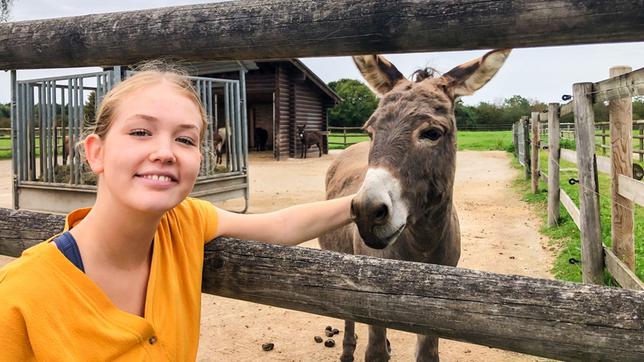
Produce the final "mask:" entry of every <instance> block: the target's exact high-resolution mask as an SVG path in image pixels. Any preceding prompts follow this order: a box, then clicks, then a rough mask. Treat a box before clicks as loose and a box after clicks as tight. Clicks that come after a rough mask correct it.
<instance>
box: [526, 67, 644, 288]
mask: <svg viewBox="0 0 644 362" xmlns="http://www.w3.org/2000/svg"><path fill="white" fill-rule="evenodd" d="M611 75H613V77H612V78H609V79H607V80H604V81H601V82H598V83H577V84H575V85H573V91H574V92H573V93H574V95H573V101H572V102H570V103H568V104H565V105H563V106H560V105H559V104H557V103H553V104H550V105H549V108H548V112H547V113H544V114H540V113H532V117H531V124H532V132H531V135H530V139H527V138H526V140H525V142H526V143H527V142H529V143H530V144H531V145H532V151H533V152H532V157H531V162H530V165H531V179H532V191H533V192H538V188H537V183H538V181H539V179H542V180H543V181H544V182H546V183H547V185H548V223H549V225H550V226H555V225H556V223H557V219H558V218H559V205H560V203H561V204H563V206H564V207H565V208H566V210H567V211H568V213H569V214H570V215H571V217H572V219H573V220H574V222H575V224H576V225H577V227H578V228H579V229H580V231H581V239H582V240H581V242H582V246H581V250H582V260H581V264H582V272H583V280H584V282H586V283H596V284H600V283H602V280H603V269H604V267H606V269H607V270H608V271H609V272H610V273H611V275H612V276H613V278H614V279H615V280H616V281H617V282H618V283H619V284H620V285H621V286H622V287H625V288H632V289H637V290H644V283H642V281H641V280H640V279H639V278H638V277H637V276H636V275H635V274H634V273H633V271H634V269H635V248H634V236H633V223H634V211H633V210H634V204H633V203H634V202H635V203H637V204H639V205H644V183H642V182H640V181H637V180H634V179H633V168H632V167H633V166H632V154H633V150H632V139H633V137H632V130H633V120H632V105H631V104H632V101H631V97H632V96H636V95H641V94H644V68H642V69H639V70H636V71H633V72H631V71H630V68H628V69H624V68H623V67H615V68H611ZM603 101H609V102H610V104H609V112H610V121H609V122H608V124H609V126H610V127H609V128H610V135H609V136H610V138H611V140H612V142H611V149H610V151H611V152H610V155H611V158H610V159H608V158H606V157H601V156H597V155H596V152H595V149H596V148H595V137H596V133H595V122H594V113H593V110H592V104H593V103H594V102H603ZM570 112H573V113H574V116H575V127H574V129H575V130H576V132H575V139H576V143H577V150H576V151H570V150H562V149H561V148H560V139H561V137H562V130H561V129H560V124H559V117H561V116H563V115H566V114H569V113H570ZM546 119H547V122H548V132H547V135H548V150H549V155H548V174H547V175H546V174H545V173H544V172H540V170H539V169H538V167H539V166H538V165H539V154H538V148H539V144H540V136H541V135H542V134H543V133H542V132H540V131H539V129H538V124H539V123H540V122H543V121H544V120H546ZM561 158H563V159H565V160H567V161H570V162H573V163H575V164H577V167H578V173H579V187H580V191H579V199H580V207H579V208H577V206H576V205H575V204H574V203H573V201H572V200H571V198H570V197H569V196H568V195H567V194H566V192H565V191H564V190H561V189H560V187H559V171H560V164H559V162H560V159H561ZM526 170H527V167H526ZM598 170H599V171H602V172H605V173H608V174H610V175H611V179H612V197H611V200H612V201H611V242H612V248H608V247H606V246H605V245H603V244H602V241H601V224H600V217H599V215H600V214H599V193H598V192H599V188H598V187H599V185H598V182H597V172H598Z"/></svg>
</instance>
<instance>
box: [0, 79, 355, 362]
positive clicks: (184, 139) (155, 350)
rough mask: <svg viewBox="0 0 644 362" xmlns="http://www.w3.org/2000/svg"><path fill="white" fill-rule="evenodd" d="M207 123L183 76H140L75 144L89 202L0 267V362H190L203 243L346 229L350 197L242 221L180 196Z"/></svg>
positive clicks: (299, 238)
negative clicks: (91, 181)
mask: <svg viewBox="0 0 644 362" xmlns="http://www.w3.org/2000/svg"><path fill="white" fill-rule="evenodd" d="M205 127H206V117H205V113H204V110H203V107H202V106H201V103H200V101H199V97H198V96H197V94H196V92H195V90H194V89H193V87H192V85H191V82H190V81H189V80H188V79H187V78H186V77H185V76H184V75H182V74H180V73H178V72H176V71H173V70H165V69H160V68H158V67H157V68H155V69H145V70H144V71H142V72H139V73H137V74H136V75H134V76H132V77H130V78H128V79H127V80H125V81H123V82H121V83H120V84H118V85H117V86H116V87H114V88H113V89H112V90H111V91H110V92H109V93H108V94H107V95H106V96H105V98H104V99H103V102H102V104H101V106H100V109H99V111H98V114H97V120H96V127H95V129H94V130H93V132H92V133H91V134H89V135H88V136H87V137H86V138H85V140H84V142H83V149H84V153H85V157H86V160H87V163H88V164H89V166H90V167H91V169H92V171H93V172H94V173H96V174H97V176H98V190H97V197H96V203H95V204H94V206H93V207H92V208H88V209H79V210H76V211H73V212H71V213H70V214H69V215H68V216H67V219H66V225H65V232H64V233H63V234H62V235H57V236H54V237H53V238H51V239H50V240H47V241H45V242H43V243H41V244H38V245H36V246H34V247H32V248H30V249H28V250H26V251H25V252H24V253H23V255H22V256H21V257H20V258H18V259H16V260H15V261H14V262H12V263H10V264H8V265H7V266H5V267H4V268H3V269H1V270H0V326H2V327H0V346H2V347H0V361H5V360H6V361H23V360H34V359H35V360H60V361H76V360H78V361H107V360H110V361H111V360H127V361H142V360H149V361H192V360H194V359H195V356H196V353H197V346H198V339H199V317H200V300H201V299H200V293H201V270H202V264H203V246H204V242H207V241H210V240H212V239H214V238H216V237H218V236H222V235H225V236H230V237H234V238H240V239H250V240H261V241H265V242H268V243H274V244H278V243H279V244H283V245H296V244H298V243H301V242H303V241H306V240H309V239H312V238H314V237H316V236H318V235H320V234H323V233H325V232H327V231H329V230H331V229H334V228H337V227H340V226H342V225H345V224H347V223H349V222H350V212H349V210H350V203H351V197H345V198H341V199H336V200H329V201H323V202H317V203H312V204H305V205H300V206H295V207H291V208H287V209H284V210H281V211H277V212H272V213H267V214H257V215H244V214H235V213H231V212H227V211H225V210H221V209H218V208H216V207H214V206H213V205H212V204H210V203H208V202H205V201H202V200H197V199H191V198H187V196H188V194H189V193H190V191H191V190H192V187H193V185H194V183H195V181H196V178H197V174H198V172H199V165H200V161H201V153H200V144H201V140H202V138H203V136H204V131H205Z"/></svg>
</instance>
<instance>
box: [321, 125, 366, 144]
mask: <svg viewBox="0 0 644 362" xmlns="http://www.w3.org/2000/svg"><path fill="white" fill-rule="evenodd" d="M328 130H329V132H331V134H330V135H329V147H331V145H338V146H341V148H343V149H344V148H347V147H349V146H351V145H354V144H356V143H358V142H361V141H363V140H364V137H366V136H367V133H366V132H365V131H364V130H363V129H362V127H329V128H328ZM331 138H333V139H338V138H339V139H340V140H341V141H340V142H335V141H331Z"/></svg>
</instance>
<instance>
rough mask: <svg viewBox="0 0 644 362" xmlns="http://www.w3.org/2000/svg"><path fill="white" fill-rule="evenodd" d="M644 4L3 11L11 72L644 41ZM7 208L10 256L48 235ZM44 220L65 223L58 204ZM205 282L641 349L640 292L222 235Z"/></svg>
mask: <svg viewBox="0 0 644 362" xmlns="http://www.w3.org/2000/svg"><path fill="white" fill-rule="evenodd" d="M642 13H644V3H642V2H641V1H639V0H614V1H606V2H602V1H595V0H561V1H558V2H557V3H556V5H555V6H553V3H552V2H551V1H548V0H524V1H513V0H500V1H493V2H476V1H468V0H447V1H432V2H429V1H406V2H396V1H388V0H298V1H295V0H273V1H261V0H248V1H231V2H220V3H214V4H202V5H190V6H180V7H171V8H164V9H153V10H145V11H133V12H125V13H109V14H97V15H87V16H79V17H74V18H63V19H47V20H35V21H23V22H16V23H4V24H0V68H2V69H9V70H12V72H11V76H12V79H13V80H14V82H15V79H16V72H15V69H32V68H47V67H49V68H55V67H74V66H97V65H101V64H134V63H137V62H139V61H141V60H145V59H151V58H157V57H162V56H166V55H167V54H168V53H171V54H172V55H173V57H175V58H181V59H185V60H188V61H203V60H238V59H264V58H266V59H271V58H272V59H274V58H295V57H306V56H337V55H351V54H373V53H402V52H410V51H411V52H423V51H447V50H462V49H489V48H494V47H509V48H516V47H534V46H553V45H571V44H584V43H607V42H627V41H631V42H632V41H644V22H642V17H641V14H642ZM571 18H572V19H574V26H572V27H571V25H570V24H571V23H570V19H571ZM525 19H529V21H524V20H525ZM114 24H118V25H119V26H114ZM205 24H207V25H208V26H205ZM123 44H127V46H123ZM285 45H287V46H285ZM170 48H171V49H170ZM106 49H109V51H105V50H106ZM14 94H15V93H14ZM14 101H15V100H12V102H14ZM576 113H579V112H576ZM577 129H578V130H580V128H579V125H577ZM586 166H588V165H587V162H585V163H584V167H586ZM580 167H581V166H580ZM584 182H585V181H584ZM582 210H584V205H582ZM0 211H1V212H4V214H2V215H0V222H5V223H8V225H7V226H6V229H1V228H0V246H2V250H5V251H3V253H6V250H7V249H8V247H11V246H13V250H14V252H15V251H16V250H17V251H19V250H22V249H24V247H26V246H28V245H30V243H29V242H28V239H29V238H33V237H34V236H37V238H36V240H42V239H43V238H44V236H43V235H38V234H36V233H34V232H33V230H34V228H36V229H37V228H41V227H42V226H43V225H45V223H44V222H43V221H42V220H40V221H38V220H39V219H38V218H37V217H38V215H36V216H34V217H33V218H32V216H33V215H31V216H29V215H26V214H25V213H24V212H15V211H11V210H0ZM582 214H583V212H582ZM43 217H45V218H47V219H48V220H51V221H53V222H54V223H56V224H57V225H61V226H62V217H57V216H53V215H44V216H43ZM584 217H585V215H581V219H582V220H583V219H584ZM34 220H36V222H35V223H33V224H30V225H31V226H30V225H26V224H25V222H27V221H34ZM582 223H583V222H582ZM59 228H60V226H59ZM54 230H55V228H53V227H47V228H46V230H45V231H46V232H47V236H48V235H49V234H50V233H51V232H53V231H54ZM16 248H17V249H16ZM286 250H288V251H287V252H286ZM14 255H15V254H14ZM392 281H395V282H392ZM203 286H204V291H205V292H208V293H213V294H219V295H224V296H228V297H232V298H238V299H245V300H253V301H257V302H260V303H266V304H272V305H275V306H280V307H286V308H292V309H298V310H302V311H307V312H311V313H317V314H323V315H328V316H332V317H337V318H348V319H353V320H356V321H358V322H365V323H369V324H378V325H383V326H387V327H391V328H397V329H402V330H407V331H410V332H416V333H430V334H435V335H437V336H439V337H444V338H450V339H456V340H461V341H467V342H472V343H478V344H483V345H487V346H492V347H498V348H504V349H508V350H513V351H518V352H524V353H530V354H535V355H539V356H545V357H551V358H558V359H561V358H563V359H578V360H600V359H607V360H608V359H616V360H621V361H641V360H644V345H643V344H642V343H641V337H642V334H643V333H644V292H642V291H632V290H623V289H617V288H605V287H600V286H592V285H581V284H572V283H564V282H558V281H549V280H539V279H534V278H527V277H520V276H507V275H496V274H491V273H484V272H477V271H470V270H465V269H459V268H450V267H444V266H436V265H429V264H417V263H407V262H401V261H393V260H382V259H374V258H368V257H359V256H347V255H341V254H336V253H331V252H324V251H318V250H306V249H300V248H290V249H284V248H280V247H277V246H267V245H259V244H251V243H245V242H242V241H225V240H221V241H218V242H216V243H211V244H209V245H208V247H207V250H206V259H205V261H204V284H203ZM571 336H573V338H571Z"/></svg>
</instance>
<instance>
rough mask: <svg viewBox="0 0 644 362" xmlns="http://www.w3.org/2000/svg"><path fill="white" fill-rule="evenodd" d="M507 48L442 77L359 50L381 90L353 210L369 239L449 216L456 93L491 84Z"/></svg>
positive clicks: (392, 237)
mask: <svg viewBox="0 0 644 362" xmlns="http://www.w3.org/2000/svg"><path fill="white" fill-rule="evenodd" d="M509 54H510V50H509V49H502V50H495V51H492V52H489V53H487V54H485V55H484V56H483V57H481V58H478V59H474V60H472V61H470V62H468V63H465V64H462V65H460V66H458V67H456V68H454V69H452V70H450V71H449V72H447V73H446V74H444V75H443V76H440V77H432V76H430V75H429V74H427V72H420V74H419V76H417V77H416V80H414V81H409V80H407V79H406V78H405V77H404V76H403V75H402V74H401V73H400V72H399V71H398V69H396V67H395V66H394V65H393V64H391V63H390V62H389V61H388V60H387V59H385V58H384V57H382V56H380V55H366V56H355V57H353V60H354V62H355V63H356V65H357V66H358V69H359V70H360V72H361V73H362V75H363V77H364V78H365V79H366V80H367V82H368V84H369V85H370V87H371V88H372V89H373V90H374V91H375V92H376V94H378V95H379V96H380V103H379V105H378V108H377V109H376V111H375V112H374V113H373V115H372V116H371V118H369V120H368V121H367V122H366V123H365V125H364V129H365V130H366V131H367V132H368V133H369V136H370V138H371V148H370V150H369V168H368V171H367V174H366V177H365V180H364V183H363V185H362V188H361V189H360V191H359V192H358V194H357V195H356V197H355V198H354V199H353V202H352V205H351V210H352V215H353V218H354V221H355V223H356V224H357V226H358V229H359V231H360V235H361V236H362V238H363V239H364V241H365V243H366V244H367V246H369V247H372V248H375V249H382V248H385V247H387V246H388V245H390V244H392V243H393V242H395V241H396V239H397V238H398V236H400V234H401V233H402V232H403V230H404V229H405V227H406V226H407V225H412V224H413V223H415V222H416V221H417V220H419V219H421V218H428V217H429V218H432V217H434V216H436V215H448V214H450V212H451V208H452V189H453V183H454V172H455V168H456V119H455V117H454V104H455V99H456V98H457V97H458V96H463V95H469V94H472V93H474V92H475V91H476V90H478V89H479V88H481V87H482V86H483V85H485V84H486V83H487V82H488V81H489V80H490V79H491V78H492V77H493V76H494V75H495V74H496V72H497V71H498V70H499V69H500V68H501V66H502V65H503V62H504V61H505V59H506V58H507V57H508V55H509Z"/></svg>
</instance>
